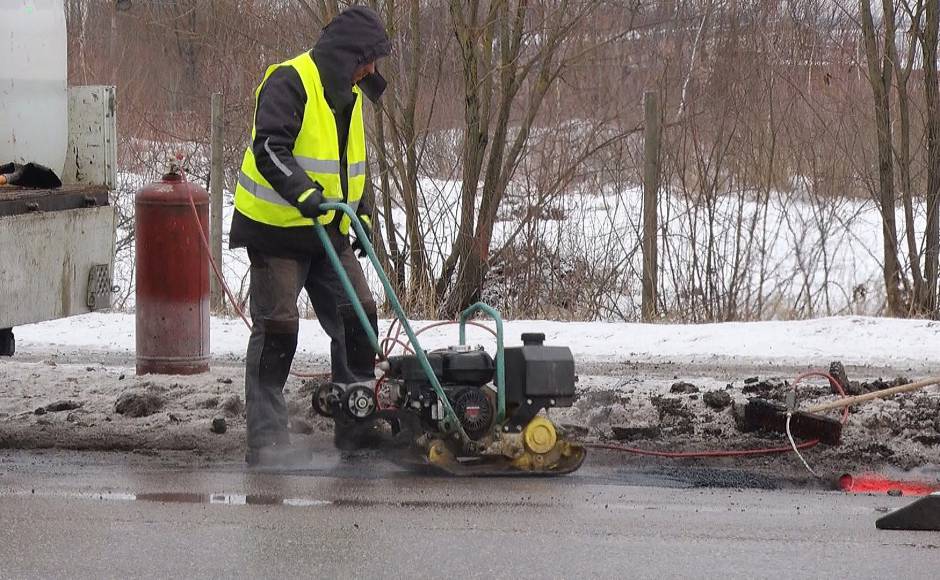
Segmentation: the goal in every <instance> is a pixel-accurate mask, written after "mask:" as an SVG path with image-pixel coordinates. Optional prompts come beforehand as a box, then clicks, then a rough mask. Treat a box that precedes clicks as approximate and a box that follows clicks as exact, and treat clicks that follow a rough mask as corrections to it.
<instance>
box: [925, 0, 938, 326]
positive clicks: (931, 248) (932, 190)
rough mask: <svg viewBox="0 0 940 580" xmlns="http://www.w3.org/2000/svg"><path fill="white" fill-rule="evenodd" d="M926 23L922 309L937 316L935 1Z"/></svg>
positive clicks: (931, 2)
mask: <svg viewBox="0 0 940 580" xmlns="http://www.w3.org/2000/svg"><path fill="white" fill-rule="evenodd" d="M925 18H926V23H925V26H924V37H923V41H922V43H921V46H922V47H923V53H924V97H925V101H926V107H925V114H926V115H927V231H926V240H925V242H926V248H925V258H924V262H925V264H924V277H925V278H926V280H925V282H926V284H927V290H926V293H927V296H926V298H927V300H926V304H925V306H926V308H927V310H928V311H930V312H932V313H933V314H934V315H935V316H936V315H937V266H938V257H940V220H938V213H937V210H938V202H940V87H938V85H937V82H938V79H937V36H938V29H940V8H938V5H937V2H936V0H931V1H929V2H927V4H926V13H925Z"/></svg>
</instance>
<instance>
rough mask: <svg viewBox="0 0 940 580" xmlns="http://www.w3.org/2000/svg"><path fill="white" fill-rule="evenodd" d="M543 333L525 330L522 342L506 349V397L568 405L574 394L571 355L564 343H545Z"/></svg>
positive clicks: (520, 400)
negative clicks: (561, 344)
mask: <svg viewBox="0 0 940 580" xmlns="http://www.w3.org/2000/svg"><path fill="white" fill-rule="evenodd" d="M544 342H545V335H544V334H541V333H538V334H535V333H526V334H523V335H522V346H518V347H510V348H506V349H505V357H506V400H507V402H508V403H510V404H512V403H522V402H523V401H525V400H527V399H550V400H554V401H555V403H554V404H553V405H552V406H554V407H570V406H571V405H572V404H573V402H574V396H575V388H574V386H575V375H574V356H573V355H572V354H571V349H570V348H568V347H566V346H545V345H544Z"/></svg>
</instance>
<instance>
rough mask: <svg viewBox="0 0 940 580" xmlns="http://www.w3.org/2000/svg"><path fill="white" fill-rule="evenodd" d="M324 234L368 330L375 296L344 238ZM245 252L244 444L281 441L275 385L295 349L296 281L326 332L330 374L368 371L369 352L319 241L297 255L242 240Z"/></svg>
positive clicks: (283, 429) (283, 423) (339, 377)
mask: <svg viewBox="0 0 940 580" xmlns="http://www.w3.org/2000/svg"><path fill="white" fill-rule="evenodd" d="M331 235H332V238H333V246H334V247H335V248H336V251H337V253H338V254H339V256H340V260H341V262H342V264H343V267H344V269H345V271H346V274H347V275H348V276H349V279H350V281H351V282H352V285H353V288H354V289H355V290H356V294H357V296H358V297H359V301H360V302H361V303H362V306H363V308H364V309H365V311H366V314H367V315H368V316H369V319H370V323H371V325H372V328H373V330H376V329H377V325H376V305H375V300H374V299H373V298H372V293H371V292H370V291H369V287H368V285H367V284H366V279H365V275H364V274H363V272H362V267H361V266H360V265H359V261H358V260H357V259H356V254H355V252H354V251H353V249H352V247H351V246H350V244H349V238H348V237H347V236H342V235H341V234H339V233H338V232H336V231H333V232H332V234H331ZM248 258H249V260H250V261H251V284H250V288H249V297H250V306H251V321H252V330H251V338H250V339H249V340H248V354H247V360H246V364H245V401H246V405H245V406H246V412H247V418H248V446H249V447H261V446H264V445H270V444H272V443H280V444H283V443H286V442H287V441H288V435H287V404H286V403H285V401H284V394H283V389H284V383H285V382H287V376H288V374H289V373H290V368H291V363H292V362H293V360H294V353H295V351H296V350H297V331H298V319H299V314H298V311H297V298H298V297H299V296H300V291H301V289H306V290H307V295H308V296H309V297H310V302H311V304H313V309H314V312H315V313H316V315H317V320H319V322H320V326H321V327H323V330H324V332H326V333H327V335H329V337H330V366H331V370H332V375H333V381H334V382H337V383H346V384H348V383H354V382H360V381H368V380H372V379H374V378H375V375H374V365H373V362H374V357H375V352H374V351H373V350H372V345H371V344H370V342H369V338H368V335H367V334H366V332H365V330H364V329H363V328H362V325H361V323H360V322H359V319H358V317H357V316H356V314H355V311H353V310H352V308H351V307H350V302H349V299H348V297H347V296H346V292H345V291H344V290H343V287H342V284H341V282H340V280H339V277H338V276H337V274H336V271H335V270H334V269H333V265H332V263H331V262H330V259H329V256H327V254H326V252H325V251H324V250H323V249H322V248H320V251H319V252H316V253H314V254H313V255H311V257H310V258H309V259H304V260H297V259H292V258H281V257H275V256H269V255H265V254H260V253H258V252H256V251H253V250H251V249H250V248H249V250H248ZM376 331H377V330H376Z"/></svg>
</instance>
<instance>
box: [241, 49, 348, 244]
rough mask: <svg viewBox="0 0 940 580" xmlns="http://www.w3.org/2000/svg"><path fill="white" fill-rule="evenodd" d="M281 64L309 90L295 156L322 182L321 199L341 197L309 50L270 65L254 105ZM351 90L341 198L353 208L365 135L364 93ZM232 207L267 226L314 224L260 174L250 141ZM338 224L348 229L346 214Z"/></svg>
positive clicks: (332, 131) (329, 114)
mask: <svg viewBox="0 0 940 580" xmlns="http://www.w3.org/2000/svg"><path fill="white" fill-rule="evenodd" d="M282 66H290V67H294V69H295V70H296V71H297V73H298V74H299V75H300V80H301V81H302V82H303V85H304V90H305V91H306V93H307V104H306V106H305V108H304V120H303V123H302V125H301V127H300V133H299V134H298V135H297V139H296V141H295V142H294V149H293V154H294V159H295V160H296V161H297V164H298V165H300V167H301V168H302V169H303V170H304V171H305V172H306V173H307V175H308V176H309V177H310V179H312V180H314V181H316V182H317V183H319V184H320V185H321V186H322V187H323V199H324V201H342V200H343V188H342V185H341V183H340V171H339V170H340V154H339V139H338V136H337V134H336V119H335V117H334V116H333V111H332V110H331V109H330V106H329V104H328V103H327V102H326V97H325V96H324V94H323V83H322V82H321V81H320V72H319V71H318V70H317V65H316V63H314V62H313V58H312V57H311V56H310V53H309V52H305V53H304V54H301V55H299V56H296V57H294V58H292V59H290V60H287V61H284V62H282V63H280V64H275V65H272V66H270V67H268V70H267V71H266V72H265V73H264V79H263V80H262V81H261V84H260V85H258V89H257V90H256V91H255V108H256V110H257V106H258V95H259V94H261V88H262V87H263V86H264V83H265V82H267V80H268V77H270V76H271V74H272V73H273V72H274V71H275V70H277V68H278V67H282ZM353 92H354V93H356V105H355V107H354V109H353V113H352V118H351V120H350V124H349V138H348V139H347V146H346V162H347V165H346V171H347V174H346V175H347V193H348V195H347V197H346V200H345V201H346V203H347V204H349V205H350V206H351V207H352V208H353V210H356V209H357V208H358V206H359V200H360V199H362V191H363V189H364V188H365V184H366V137H365V130H364V129H363V125H362V96H361V94H360V93H359V88H358V87H353ZM254 140H255V128H254V121H252V129H251V142H252V143H254ZM235 208H236V209H238V211H240V212H241V213H242V214H244V215H245V216H247V217H249V218H251V219H253V220H255V221H257V222H261V223H263V224H267V225H270V226H277V227H283V228H290V227H297V226H312V225H313V220H312V219H309V218H305V217H304V216H302V215H301V214H300V210H298V209H297V208H296V207H294V206H293V205H291V204H290V203H289V202H288V201H287V200H285V199H284V198H283V197H281V196H280V195H279V194H278V193H277V192H276V191H275V190H274V188H272V187H271V184H270V183H269V182H268V180H267V179H265V178H264V177H263V176H262V175H261V172H260V171H258V166H257V164H256V163H255V155H254V151H253V150H252V146H251V143H249V145H248V148H247V149H246V150H245V157H244V159H243V160H242V168H241V173H240V174H239V176H238V184H237V185H236V187H235ZM335 213H336V212H335V211H330V212H327V213H326V214H325V215H322V216H320V217H318V218H317V220H318V221H319V222H320V223H321V224H324V225H326V224H329V223H332V221H333V219H334V218H335V217H336V216H335V215H334V214H335ZM339 229H340V231H341V232H342V233H344V234H348V233H349V217H348V216H345V215H344V216H343V217H342V219H341V220H340V225H339Z"/></svg>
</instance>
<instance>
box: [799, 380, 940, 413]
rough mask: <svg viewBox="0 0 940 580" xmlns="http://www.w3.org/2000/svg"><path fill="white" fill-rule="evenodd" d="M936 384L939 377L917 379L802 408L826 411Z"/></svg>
mask: <svg viewBox="0 0 940 580" xmlns="http://www.w3.org/2000/svg"><path fill="white" fill-rule="evenodd" d="M936 384H940V377H932V378H929V379H924V380H922V381H917V382H914V383H907V384H906V385H898V386H897V387H891V388H890V389H884V390H881V391H875V392H873V393H865V394H864V395H856V396H854V397H844V398H842V399H836V400H835V401H829V402H828V403H822V404H819V405H814V406H812V407H810V408H808V409H804V410H805V411H806V412H808V413H819V412H821V411H828V410H830V409H841V408H842V407H849V406H851V405H857V404H859V403H864V402H865V401H871V400H873V399H884V398H885V397H890V396H891V395H897V394H898V393H909V392H911V391H919V390H920V389H923V388H924V387H929V386H930V385H936Z"/></svg>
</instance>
